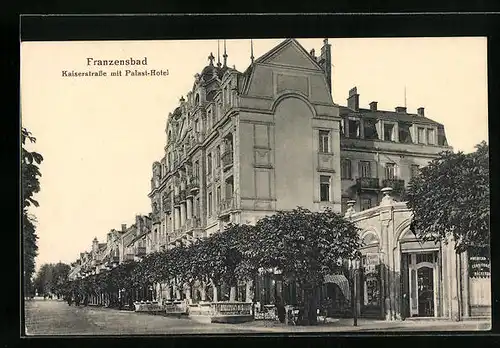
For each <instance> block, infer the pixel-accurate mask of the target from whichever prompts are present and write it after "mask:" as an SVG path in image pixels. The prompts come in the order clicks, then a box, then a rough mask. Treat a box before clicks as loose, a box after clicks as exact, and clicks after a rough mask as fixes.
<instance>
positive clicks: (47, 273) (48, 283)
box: [34, 263, 54, 295]
mask: <svg viewBox="0 0 500 348" xmlns="http://www.w3.org/2000/svg"><path fill="white" fill-rule="evenodd" d="M53 270H54V265H52V264H50V263H46V264H43V265H42V267H40V270H39V271H38V273H37V275H36V277H35V280H34V287H35V290H36V291H37V292H38V294H39V295H46V294H49V293H50V292H52V276H53Z"/></svg>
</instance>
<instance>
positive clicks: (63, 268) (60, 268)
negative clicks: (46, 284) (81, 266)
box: [50, 262, 71, 298]
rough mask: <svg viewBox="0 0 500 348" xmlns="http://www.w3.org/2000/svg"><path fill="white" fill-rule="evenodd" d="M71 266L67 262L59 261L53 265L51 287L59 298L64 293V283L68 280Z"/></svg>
mask: <svg viewBox="0 0 500 348" xmlns="http://www.w3.org/2000/svg"><path fill="white" fill-rule="evenodd" d="M70 270H71V267H70V266H69V265H67V264H65V263H62V262H58V263H57V264H55V265H53V269H52V278H51V282H50V285H51V288H52V291H53V292H54V294H55V295H56V296H57V297H58V298H59V297H61V296H62V295H63V293H64V284H65V283H66V282H67V281H68V275H69V272H70Z"/></svg>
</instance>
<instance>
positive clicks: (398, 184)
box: [382, 179, 405, 194]
mask: <svg viewBox="0 0 500 348" xmlns="http://www.w3.org/2000/svg"><path fill="white" fill-rule="evenodd" d="M382 187H392V189H393V192H394V193H395V194H402V193H403V192H404V189H405V181H404V180H403V179H384V180H382Z"/></svg>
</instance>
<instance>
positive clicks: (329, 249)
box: [242, 207, 360, 325]
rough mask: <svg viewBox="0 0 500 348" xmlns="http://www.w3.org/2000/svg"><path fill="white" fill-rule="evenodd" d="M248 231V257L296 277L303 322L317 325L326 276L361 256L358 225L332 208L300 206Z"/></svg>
mask: <svg viewBox="0 0 500 348" xmlns="http://www.w3.org/2000/svg"><path fill="white" fill-rule="evenodd" d="M249 232H250V234H247V235H246V240H245V243H244V245H242V248H243V250H244V251H243V253H244V255H245V258H247V259H248V260H251V261H250V263H251V264H252V265H253V266H254V267H262V268H263V269H277V270H279V271H281V272H282V274H283V277H284V278H285V279H294V280H295V281H296V282H297V284H298V285H299V287H300V288H301V289H302V291H303V296H302V298H303V299H304V303H303V305H304V315H303V317H304V324H305V325H308V324H310V325H312V324H315V323H316V320H317V319H316V311H317V303H316V301H315V295H316V292H317V289H318V287H319V286H321V285H322V284H323V281H324V276H325V275H328V274H332V273H333V272H335V271H336V270H338V269H339V267H341V266H340V262H339V261H340V260H348V259H353V258H355V257H357V256H358V252H357V250H358V247H359V245H360V244H359V239H358V229H357V227H356V226H355V225H354V224H353V223H352V222H350V221H347V220H346V219H344V218H343V217H342V216H340V215H338V214H336V213H335V212H333V211H332V210H326V211H324V212H311V211H309V210H307V209H303V208H300V207H299V208H297V209H294V210H292V211H286V212H285V211H280V212H278V213H276V214H274V215H271V216H267V217H264V218H263V219H261V220H259V221H258V222H257V224H256V228H254V229H250V230H249Z"/></svg>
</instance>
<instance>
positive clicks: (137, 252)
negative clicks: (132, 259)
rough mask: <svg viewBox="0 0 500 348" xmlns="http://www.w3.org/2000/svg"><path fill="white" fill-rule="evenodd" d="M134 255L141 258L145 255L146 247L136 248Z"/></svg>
mask: <svg viewBox="0 0 500 348" xmlns="http://www.w3.org/2000/svg"><path fill="white" fill-rule="evenodd" d="M135 255H136V256H139V257H142V256H145V255H146V247H137V248H136V249H135Z"/></svg>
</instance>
